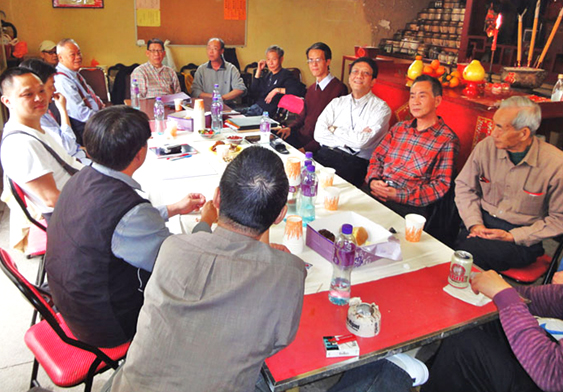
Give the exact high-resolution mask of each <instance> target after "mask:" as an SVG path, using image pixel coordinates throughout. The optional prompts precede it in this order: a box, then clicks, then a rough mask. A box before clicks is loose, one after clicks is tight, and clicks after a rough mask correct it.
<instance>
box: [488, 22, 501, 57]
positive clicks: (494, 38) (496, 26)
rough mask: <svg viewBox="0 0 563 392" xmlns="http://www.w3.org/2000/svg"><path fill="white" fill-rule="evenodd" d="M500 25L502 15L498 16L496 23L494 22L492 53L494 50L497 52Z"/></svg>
mask: <svg viewBox="0 0 563 392" xmlns="http://www.w3.org/2000/svg"><path fill="white" fill-rule="evenodd" d="M501 24H502V15H501V14H498V16H497V22H496V25H495V32H494V35H493V45H492V46H491V52H494V51H495V50H497V38H498V30H499V29H500V25H501Z"/></svg>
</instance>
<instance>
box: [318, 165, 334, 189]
mask: <svg viewBox="0 0 563 392" xmlns="http://www.w3.org/2000/svg"><path fill="white" fill-rule="evenodd" d="M335 173H336V170H334V169H333V168H332V167H325V168H323V169H322V170H321V176H320V177H321V178H320V186H321V188H327V187H329V186H332V184H333V183H334V174H335Z"/></svg>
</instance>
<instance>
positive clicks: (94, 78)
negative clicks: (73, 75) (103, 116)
mask: <svg viewBox="0 0 563 392" xmlns="http://www.w3.org/2000/svg"><path fill="white" fill-rule="evenodd" d="M78 72H80V75H82V76H83V77H84V79H85V80H86V83H88V84H89V85H90V87H92V89H93V90H94V92H95V93H96V95H97V96H98V97H100V99H101V100H102V102H103V103H104V105H107V104H108V103H109V102H110V99H109V94H108V91H109V90H108V79H107V77H106V73H105V72H104V70H103V69H102V68H100V67H87V68H80V71H78Z"/></svg>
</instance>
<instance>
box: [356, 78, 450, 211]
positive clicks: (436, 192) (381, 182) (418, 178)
mask: <svg viewBox="0 0 563 392" xmlns="http://www.w3.org/2000/svg"><path fill="white" fill-rule="evenodd" d="M441 102H442V85H441V84H440V82H438V80H436V79H434V78H432V77H430V76H428V75H422V76H419V77H418V78H416V80H415V81H414V83H413V85H412V87H411V91H410V99H409V109H410V112H411V114H412V116H413V117H414V119H413V120H410V121H403V122H400V123H398V124H396V125H395V126H393V128H391V130H390V131H389V133H388V134H387V135H386V136H385V138H384V139H383V140H382V141H381V143H380V144H379V145H378V146H377V148H376V149H375V151H374V152H373V155H372V157H371V160H370V165H369V168H368V174H367V176H366V182H367V183H368V185H369V192H370V194H371V195H372V196H373V197H375V198H376V199H378V200H379V201H381V202H383V204H385V205H386V206H387V207H389V208H391V209H392V210H393V211H395V212H396V213H398V214H399V215H402V216H404V215H406V214H408V213H417V214H421V215H423V216H426V217H428V215H429V214H430V213H431V211H430V209H429V208H428V207H429V206H430V205H432V204H433V203H435V202H436V201H438V200H439V199H440V198H442V197H443V196H444V195H445V194H446V192H447V191H448V190H449V189H450V185H451V183H452V177H453V171H454V166H455V165H454V164H455V158H456V156H457V153H458V151H459V140H458V138H457V136H456V134H455V133H454V132H453V131H452V130H451V129H450V128H449V127H448V126H447V125H446V124H445V123H444V121H443V120H442V118H441V117H438V115H437V114H436V109H437V107H438V105H440V103H441Z"/></svg>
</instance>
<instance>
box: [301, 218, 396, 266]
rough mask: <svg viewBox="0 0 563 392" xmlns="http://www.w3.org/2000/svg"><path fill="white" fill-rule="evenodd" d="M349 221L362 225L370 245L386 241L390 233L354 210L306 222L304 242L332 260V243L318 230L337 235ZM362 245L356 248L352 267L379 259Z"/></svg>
mask: <svg viewBox="0 0 563 392" xmlns="http://www.w3.org/2000/svg"><path fill="white" fill-rule="evenodd" d="M345 223H349V224H351V225H352V226H354V227H356V226H363V227H364V228H365V229H366V231H367V232H368V234H369V237H368V243H369V244H370V246H371V245H374V244H379V243H383V242H387V241H388V240H389V237H391V236H392V234H391V233H390V232H389V231H388V230H386V229H385V228H383V227H382V226H381V225H378V224H377V223H374V222H372V221H370V220H369V219H367V218H366V217H364V216H362V215H360V214H357V213H355V212H342V213H339V214H335V215H332V216H329V217H326V218H320V219H316V220H314V221H313V222H311V223H309V224H307V238H306V244H307V246H308V247H309V248H311V249H313V250H314V251H315V252H317V253H318V254H320V255H321V256H323V257H324V258H325V259H327V260H328V261H330V262H332V253H333V249H334V243H333V242H332V241H330V240H329V239H327V238H325V237H323V236H322V235H321V234H319V230H321V229H326V230H328V231H330V232H332V233H333V234H334V236H335V237H338V235H339V234H340V229H341V227H342V225H343V224H345ZM366 248H367V246H366V245H364V246H363V247H360V248H358V249H357V250H356V260H355V263H354V267H359V266H361V265H363V264H368V263H373V262H374V261H377V260H379V259H381V258H382V257H381V256H377V255H374V254H372V253H370V252H369V250H368V249H366Z"/></svg>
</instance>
